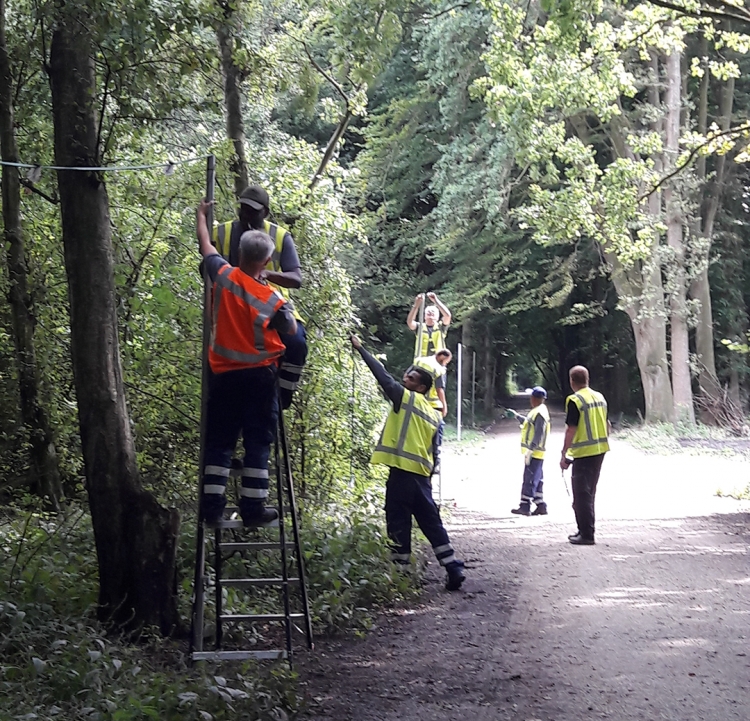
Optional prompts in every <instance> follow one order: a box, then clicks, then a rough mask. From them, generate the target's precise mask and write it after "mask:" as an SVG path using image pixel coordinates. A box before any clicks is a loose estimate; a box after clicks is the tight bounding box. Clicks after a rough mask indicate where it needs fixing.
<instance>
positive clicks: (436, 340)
mask: <svg viewBox="0 0 750 721" xmlns="http://www.w3.org/2000/svg"><path fill="white" fill-rule="evenodd" d="M432 328H433V330H432V333H430V331H429V329H428V328H427V326H426V325H422V338H421V341H420V343H419V345H418V347H417V357H419V356H426V355H428V353H427V349H428V348H429V345H430V340H432V345H433V346H434V349H433V351H432V353H430V354H429V355H434V354H435V353H437V352H438V351H439V350H442V349H443V348H445V337H444V336H443V331H442V330H440V323H435V325H433V326H432ZM417 332H419V326H417Z"/></svg>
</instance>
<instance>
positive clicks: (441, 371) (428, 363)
mask: <svg viewBox="0 0 750 721" xmlns="http://www.w3.org/2000/svg"><path fill="white" fill-rule="evenodd" d="M414 365H415V366H419V367H420V368H424V370H426V371H427V372H428V373H429V374H430V376H432V386H430V390H429V391H427V393H426V394H425V398H427V402H428V403H429V404H430V405H431V406H432V407H433V408H435V409H436V410H439V411H440V410H442V409H443V402H442V401H441V400H440V398H439V396H438V392H437V388H436V387H435V383H436V382H437V379H438V378H441V377H442V376H444V375H445V373H446V369H445V366H444V365H441V364H440V363H438V361H437V358H435V356H434V355H428V356H422V357H421V358H417V359H416V360H415V361H414Z"/></svg>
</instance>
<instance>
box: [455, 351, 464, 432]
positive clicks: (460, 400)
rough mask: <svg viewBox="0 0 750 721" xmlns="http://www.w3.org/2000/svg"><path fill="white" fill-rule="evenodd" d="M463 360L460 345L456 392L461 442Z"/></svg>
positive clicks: (457, 419) (457, 421)
mask: <svg viewBox="0 0 750 721" xmlns="http://www.w3.org/2000/svg"><path fill="white" fill-rule="evenodd" d="M462 358H463V345H462V344H461V343H459V344H458V388H457V390H456V438H457V439H458V440H459V441H460V440H461V406H462V405H463V399H462V398H461V372H462V370H463V368H462V365H463V363H462Z"/></svg>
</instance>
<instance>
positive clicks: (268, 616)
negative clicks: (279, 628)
mask: <svg viewBox="0 0 750 721" xmlns="http://www.w3.org/2000/svg"><path fill="white" fill-rule="evenodd" d="M304 617H305V614H304V613H290V614H289V618H304ZM220 618H221V620H222V621H285V620H286V616H285V615H284V614H283V613H228V614H226V615H222V616H221V617H220Z"/></svg>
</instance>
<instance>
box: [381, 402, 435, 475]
mask: <svg viewBox="0 0 750 721" xmlns="http://www.w3.org/2000/svg"><path fill="white" fill-rule="evenodd" d="M440 420H441V418H440V413H438V412H437V411H436V410H435V409H434V408H433V407H432V406H431V405H430V404H429V403H428V402H427V399H426V398H425V397H424V395H422V394H421V393H417V392H416V391H409V390H406V388H404V394H403V396H402V397H401V407H400V408H399V411H398V413H396V411H395V410H393V409H391V412H390V413H389V414H388V418H386V421H385V426H384V428H383V432H382V433H381V434H380V440H379V441H378V445H377V446H375V451H374V452H373V454H372V457H371V458H370V463H380V464H382V465H384V466H390V467H392V468H401V469H402V470H404V471H409V472H411V473H416V474H418V475H420V476H429V475H430V474H431V473H432V469H433V467H434V466H435V459H434V457H433V446H432V442H433V439H434V437H435V433H436V431H437V429H438V426H439V425H440Z"/></svg>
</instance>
